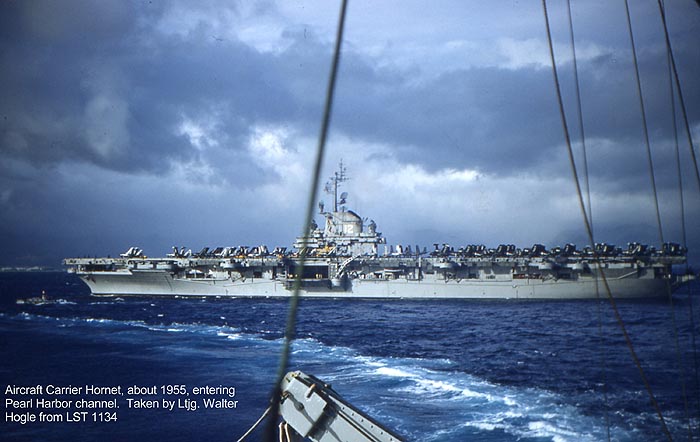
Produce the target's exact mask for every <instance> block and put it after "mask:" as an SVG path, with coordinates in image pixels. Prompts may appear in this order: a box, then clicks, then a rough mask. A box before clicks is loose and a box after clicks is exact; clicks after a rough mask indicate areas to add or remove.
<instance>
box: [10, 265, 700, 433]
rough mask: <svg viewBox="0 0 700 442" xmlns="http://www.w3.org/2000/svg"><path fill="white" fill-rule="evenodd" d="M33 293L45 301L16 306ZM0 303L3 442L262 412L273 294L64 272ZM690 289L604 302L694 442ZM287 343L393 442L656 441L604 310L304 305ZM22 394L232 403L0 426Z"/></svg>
mask: <svg viewBox="0 0 700 442" xmlns="http://www.w3.org/2000/svg"><path fill="white" fill-rule="evenodd" d="M698 288H699V287H698V285H697V284H696V285H695V288H694V289H693V291H692V292H691V293H694V294H695V295H697V293H698ZM42 290H44V291H45V292H46V294H47V295H48V297H49V299H50V300H51V301H50V302H47V303H42V304H37V305H33V304H17V302H16V301H17V299H21V298H27V297H32V296H38V295H40V294H41V291H42ZM0 294H1V296H0V300H1V307H0V355H1V357H2V359H1V361H2V362H0V380H1V383H2V389H3V399H2V402H3V407H4V408H3V413H4V414H5V420H4V421H3V425H2V427H3V428H2V431H1V432H0V439H2V440H18V441H73V440H100V441H105V442H106V441H125V440H144V441H145V440H148V441H167V442H176V441H210V442H214V441H227V442H228V441H233V440H236V439H237V438H238V437H240V436H241V435H242V434H243V433H244V432H245V431H246V430H247V429H248V428H249V427H250V426H251V425H252V424H253V422H254V421H255V420H256V419H257V418H258V417H259V416H260V415H261V413H262V412H263V410H264V409H265V408H266V407H267V404H268V396H269V393H270V391H271V389H272V383H273V379H274V377H275V373H276V371H277V366H278V359H279V354H280V350H281V347H282V336H283V330H284V327H285V320H286V316H287V302H286V301H282V300H251V299H211V300H201V299H161V298H158V299H154V298H126V299H121V298H96V297H91V296H90V295H89V291H88V290H87V287H86V286H84V285H83V284H82V283H81V282H80V281H79V280H78V279H77V278H76V277H75V276H72V275H67V274H64V273H2V274H0ZM692 296H693V295H692V294H690V295H689V294H688V291H684V290H681V291H680V293H676V294H675V295H674V297H673V307H672V306H671V303H670V302H669V300H667V299H666V300H658V301H643V302H642V301H625V302H619V304H618V306H619V310H620V313H621V316H622V318H623V320H624V322H625V324H626V326H627V330H628V332H629V335H630V338H631V340H632V342H633V344H634V350H635V352H636V354H637V356H638V358H639V360H640V361H641V365H642V368H643V369H644V372H645V373H646V376H647V378H648V380H649V385H650V388H651V390H652V392H653V394H654V397H655V399H656V401H657V403H658V407H659V409H660V410H661V415H662V416H663V420H664V422H665V425H666V426H667V428H668V431H669V432H670V435H671V437H672V438H673V440H691V438H692V440H700V428H699V426H700V418H699V416H700V396H699V395H698V376H697V361H698V356H697V355H696V354H695V352H694V345H696V344H694V342H693V338H694V336H695V339H697V337H698V335H699V333H700V318H698V317H697V315H698V311H700V310H699V309H700V305H699V304H700V299H697V298H693V297H692ZM691 301H692V303H691ZM692 308H694V309H695V316H696V317H695V321H694V327H695V330H694V333H693V326H692V325H691V324H693V321H692V320H691V314H692V310H691V309H692ZM297 337H298V339H297V340H296V341H295V342H294V344H293V353H292V359H291V364H290V370H292V369H293V370H302V371H304V372H306V373H310V374H313V375H315V376H317V377H319V378H321V379H322V380H324V381H326V382H327V383H330V384H332V385H333V388H334V389H335V390H336V391H337V392H338V393H339V394H340V395H342V396H343V397H344V398H346V399H348V400H349V401H350V402H351V403H352V404H354V405H355V406H356V407H358V408H360V409H361V410H363V411H365V412H366V413H368V414H369V415H371V416H372V417H374V418H375V419H376V420H378V421H379V422H381V423H383V424H385V425H386V426H388V427H390V428H391V429H393V431H394V432H396V433H398V434H399V435H402V436H404V437H405V438H406V439H407V440H414V441H467V440H470V441H528V442H530V441H532V442H534V441H557V442H558V441H599V440H608V439H610V440H614V441H657V440H668V436H667V434H666V433H665V432H664V428H663V425H662V423H661V419H660V418H659V416H658V414H657V412H656V411H655V409H654V407H653V406H652V404H651V400H650V396H649V394H648V393H647V389H646V388H645V386H644V383H643V382H642V380H641V377H640V373H639V370H638V368H637V367H636V366H635V364H634V362H633V360H632V358H631V356H630V351H629V349H628V347H627V345H626V344H625V340H624V338H623V335H622V333H621V331H620V328H619V326H618V325H617V322H616V320H615V318H614V316H613V314H612V311H611V308H610V305H609V304H608V303H607V302H600V303H598V302H596V301H585V302H583V301H581V302H579V301H575V302H474V301H469V302H466V301H464V302H444V301H432V302H424V301H420V302H417V301H413V302H409V301H391V302H385V301H383V302H380V301H339V300H313V301H311V300H307V301H302V303H301V305H300V310H299V317H298V327H297ZM35 385H37V386H42V387H43V388H44V391H42V394H46V388H47V386H49V385H52V386H63V387H65V386H74V387H76V386H81V388H82V386H86V385H95V386H109V387H116V386H120V387H121V388H122V389H123V390H122V391H125V390H126V389H127V388H128V387H130V386H140V387H156V388H158V389H160V388H161V387H162V386H168V385H184V386H185V388H186V389H187V391H188V392H192V391H193V390H192V388H193V387H203V386H210V387H221V386H231V387H235V397H232V398H233V399H235V400H236V401H238V402H237V405H236V408H228V409H208V408H207V409H205V408H204V407H202V404H201V400H200V401H199V408H198V409H196V410H194V411H192V410H188V409H187V408H180V409H178V408H175V409H173V410H172V411H169V410H166V409H162V408H159V409H147V408H138V409H137V408H133V407H132V408H129V407H128V406H127V404H126V402H125V398H126V397H127V395H124V396H120V397H119V398H118V401H117V402H118V405H119V408H115V409H105V410H103V409H97V410H95V409H91V410H89V411H90V413H93V412H95V411H97V412H100V413H101V412H106V413H103V415H99V414H98V415H97V417H96V418H93V417H92V416H90V417H88V418H86V419H85V421H78V422H75V421H71V422H68V421H63V422H27V423H25V424H22V423H19V422H12V421H10V422H7V420H8V413H9V412H11V411H12V410H10V409H11V408H12V406H10V405H9V404H8V403H7V402H6V401H7V399H8V398H10V399H12V400H15V399H17V398H18V397H19V398H21V397H22V395H18V394H9V393H8V390H7V388H8V386H35ZM684 391H685V394H684ZM28 397H31V394H29V393H27V394H26V395H25V396H24V398H28ZM61 397H63V398H64V399H73V400H77V399H78V398H79V397H80V395H73V396H67V395H64V396H60V395H59V396H52V397H51V398H52V399H53V398H58V399H60V398H61ZM110 397H112V396H110V395H107V396H105V399H107V398H110ZM142 397H143V398H145V399H149V400H150V399H152V400H154V401H156V402H159V401H161V400H162V399H163V397H164V393H163V392H162V391H158V392H156V394H152V395H148V394H147V395H144V396H142ZM167 397H171V396H167ZM191 397H192V396H191ZM13 410H14V412H19V411H23V410H22V409H20V410H18V409H13ZM24 411H27V412H32V413H35V414H38V413H39V410H37V409H29V410H24ZM53 411H56V410H53ZM72 411H74V410H72V409H71V410H67V412H68V413H70V412H72ZM63 414H65V413H63ZM106 414H109V416H110V417H109V419H111V420H109V421H104V416H106ZM112 417H114V418H116V420H113V419H112ZM101 419H102V420H101ZM260 437H261V432H256V433H254V434H253V436H252V438H251V440H260Z"/></svg>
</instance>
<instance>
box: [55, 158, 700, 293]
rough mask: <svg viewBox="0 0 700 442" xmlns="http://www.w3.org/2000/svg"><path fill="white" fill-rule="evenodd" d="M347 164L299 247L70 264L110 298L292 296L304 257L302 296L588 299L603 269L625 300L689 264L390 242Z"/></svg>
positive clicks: (602, 252) (647, 256)
mask: <svg viewBox="0 0 700 442" xmlns="http://www.w3.org/2000/svg"><path fill="white" fill-rule="evenodd" d="M345 180H346V175H345V169H344V167H343V166H342V163H341V166H340V170H339V171H338V172H336V173H335V174H334V176H333V177H332V178H331V180H330V181H329V183H328V185H327V186H326V191H327V192H329V193H331V194H332V195H333V205H332V210H329V211H326V210H324V205H323V204H322V203H320V204H319V209H320V210H319V212H320V214H321V215H322V216H323V218H324V223H323V225H322V226H320V227H319V226H318V225H316V223H315V222H314V223H312V225H311V226H309V230H308V234H307V235H306V236H305V237H300V238H297V240H296V242H295V243H294V246H293V248H292V249H289V250H288V249H287V248H286V247H277V248H274V249H269V248H268V247H266V246H255V247H249V246H237V247H218V248H215V249H213V250H210V249H209V248H204V249H202V250H201V251H199V252H197V253H192V251H191V250H185V249H184V248H176V247H174V248H173V252H172V253H169V254H167V255H166V256H165V257H162V258H153V257H146V256H145V255H144V253H143V252H142V250H141V249H140V248H138V247H131V248H130V249H129V250H128V251H127V252H126V253H123V254H121V255H120V256H119V257H115V258H67V259H65V260H64V264H65V265H66V266H68V271H69V272H74V273H76V274H77V275H78V276H80V278H81V279H82V280H83V281H84V282H85V283H86V284H87V285H88V286H89V287H90V290H91V291H92V293H93V294H94V295H107V296H124V295H137V296H214V297H217V296H218V297H287V296H290V295H291V294H292V290H293V285H294V280H295V278H296V277H297V276H298V273H299V262H300V259H301V255H302V254H305V255H306V259H305V265H304V269H303V274H301V275H300V276H301V290H300V294H301V296H303V297H308V298H358V299H360V298H380V299H381V298H384V299H394V298H395V299H402V298H406V299H584V298H596V297H598V296H600V297H604V296H607V291H606V289H605V288H604V284H603V282H602V277H603V275H604V277H605V280H606V281H607V285H608V286H609V287H610V290H611V293H612V295H613V296H614V297H616V298H648V297H661V296H667V295H668V291H669V289H673V288H674V287H675V286H676V285H678V284H679V283H680V278H679V277H678V276H676V275H674V274H673V272H672V267H673V266H675V265H680V264H683V263H685V260H686V250H685V249H684V248H683V247H681V246H679V245H678V244H674V243H667V244H663V246H662V247H661V248H655V247H649V246H646V245H643V244H638V243H631V244H628V245H627V247H625V248H620V247H615V246H612V245H609V244H596V245H594V246H587V247H585V248H583V249H581V250H579V249H577V248H576V246H574V245H572V244H567V245H565V246H563V247H554V248H552V249H549V250H548V249H546V248H545V247H544V246H543V245H541V244H535V245H534V246H532V247H531V248H524V249H520V248H516V247H515V246H514V245H510V244H503V245H499V246H498V247H496V248H487V247H486V246H483V245H466V246H463V247H453V246H450V245H448V244H434V245H433V246H432V247H431V248H430V249H429V250H428V249H426V248H425V247H424V248H423V249H422V250H421V248H420V247H418V246H415V247H414V248H411V247H410V246H406V247H404V246H400V245H397V246H388V245H387V243H386V240H385V238H384V237H383V236H382V234H381V233H379V232H378V231H377V226H376V223H375V222H374V221H369V222H366V220H363V219H362V218H361V217H360V216H359V215H358V214H356V213H355V212H353V211H351V210H347V209H346V207H345V204H346V199H347V194H346V193H345V192H343V193H341V194H340V195H338V187H339V185H340V184H341V183H342V182H344V181H345Z"/></svg>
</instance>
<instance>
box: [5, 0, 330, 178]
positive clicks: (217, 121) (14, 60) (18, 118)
mask: <svg viewBox="0 0 700 442" xmlns="http://www.w3.org/2000/svg"><path fill="white" fill-rule="evenodd" d="M37 5H38V6H39V7H38V8H36V9H35V8H32V7H31V5H29V4H25V3H19V2H4V3H3V6H2V7H3V9H5V11H3V13H2V14H1V15H2V17H4V18H3V19H2V20H3V22H4V23H3V24H4V25H5V26H3V29H4V31H3V34H2V42H0V44H1V45H2V48H3V51H2V53H3V55H2V57H3V60H2V63H3V66H4V69H3V70H2V73H0V80H1V81H2V84H3V85H5V87H3V88H2V91H1V92H0V102H1V103H2V104H0V109H1V114H2V126H1V127H2V129H1V133H0V141H1V143H2V144H1V149H2V152H3V154H4V155H5V156H6V157H10V158H17V159H20V160H24V161H27V162H30V163H32V164H35V165H41V164H52V163H57V162H62V161H88V162H92V163H95V164H98V165H100V166H101V167H104V168H107V169H114V170H122V171H130V172H134V173H138V172H149V173H162V172H164V171H166V170H167V168H168V167H169V161H186V160H190V159H193V158H196V157H197V156H198V155H200V152H198V151H197V149H193V146H192V143H191V142H190V140H189V139H188V138H187V136H186V135H185V134H183V133H182V131H181V130H179V127H180V125H181V124H182V123H183V121H185V120H192V121H194V122H199V121H204V122H207V123H208V124H213V125H214V126H215V127H214V129H215V130H216V132H217V133H216V135H217V141H218V143H219V144H220V145H221V146H222V148H224V149H227V150H231V151H238V152H239V153H240V154H239V155H238V157H237V163H238V164H236V165H234V166H236V167H238V169H239V170H238V171H237V172H238V173H236V174H235V176H239V177H240V176H244V177H245V178H248V179H250V178H252V177H253V176H255V174H254V173H252V172H248V173H246V171H251V170H254V169H255V166H254V164H253V163H252V162H251V161H250V160H249V159H248V158H246V155H245V152H243V150H244V148H245V143H246V140H247V138H248V136H249V132H250V127H251V126H253V125H255V124H264V123H271V122H274V123H280V122H284V121H285V120H302V121H304V120H309V118H310V117H313V118H314V120H315V119H316V113H317V112H314V113H312V112H310V111H317V109H318V107H319V104H320V102H321V98H320V94H318V84H320V80H321V79H322V78H323V76H324V71H323V69H321V67H323V68H326V66H327V65H326V63H323V66H321V65H320V64H319V59H321V60H323V61H325V60H324V57H323V56H321V57H319V55H320V54H323V55H325V54H327V52H328V48H327V46H323V45H321V44H320V43H318V42H317V41H314V40H313V38H312V36H311V35H310V34H309V35H306V36H305V37H306V39H305V40H304V42H303V43H304V44H303V45H299V44H294V45H292V46H291V47H290V48H289V50H288V51H286V52H285V53H284V54H282V55H270V54H261V53H259V52H258V51H256V50H255V49H253V48H251V47H250V46H248V45H245V44H242V43H241V42H239V41H236V40H235V39H233V38H231V37H230V36H226V37H217V36H216V35H212V34H213V33H214V30H212V29H209V28H208V27H207V26H205V25H200V26H198V27H197V28H196V29H194V30H193V31H192V32H190V33H189V34H188V35H187V38H184V37H183V36H180V35H177V34H164V33H159V32H158V31H157V30H156V29H154V28H153V27H149V26H148V23H149V22H154V21H156V20H157V19H158V18H159V16H160V15H162V14H164V11H162V10H155V11H153V10H151V9H149V8H147V7H144V6H143V5H141V6H134V5H131V6H129V5H127V4H125V5H123V6H121V4H120V3H118V4H116V5H113V4H111V3H105V4H103V3H93V2H86V3H84V4H83V3H75V4H74V3H70V2H69V3H66V4H64V5H63V7H65V8H66V9H64V10H61V11H57V10H55V7H56V6H55V5H53V4H48V3H39V4H37ZM71 11H79V12H80V13H79V14H77V15H75V16H71V17H64V16H63V15H64V13H65V14H66V15H70V14H68V13H69V12H71ZM52 12H54V14H53V15H52V14H51V13H52ZM297 37H298V38H303V36H300V35H296V36H294V35H290V38H297ZM290 78H298V79H300V81H296V82H292V84H291V85H290V84H288V83H289V79H290ZM295 83H296V84H295ZM310 86H313V89H314V90H313V91H311V89H312V88H311V87H310ZM309 92H313V93H309ZM228 167H231V165H228ZM258 175H260V174H258Z"/></svg>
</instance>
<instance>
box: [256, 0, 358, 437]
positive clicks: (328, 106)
mask: <svg viewBox="0 0 700 442" xmlns="http://www.w3.org/2000/svg"><path fill="white" fill-rule="evenodd" d="M346 11H347V0H341V5H340V15H339V17H338V28H337V31H336V36H335V47H334V49H333V61H332V63H331V71H330V74H329V77H328V85H327V88H326V99H325V103H324V107H323V119H322V123H321V131H320V133H319V136H318V146H317V148H316V162H315V164H314V170H313V178H312V183H311V187H310V188H309V195H308V201H307V206H306V216H305V220H304V225H303V227H302V229H303V231H302V236H301V237H302V245H303V246H304V247H303V248H302V252H301V254H300V259H299V263H298V265H297V266H296V267H297V268H296V273H297V275H296V278H295V279H294V291H293V293H292V297H291V299H290V301H289V312H288V314H287V326H286V329H285V332H284V343H283V345H282V353H281V355H280V363H279V368H278V370H277V378H276V380H275V385H274V387H273V390H272V395H271V397H270V402H271V406H272V416H275V417H276V416H277V415H278V414H279V405H280V401H279V397H280V394H281V384H282V380H283V379H284V375H285V373H286V371H287V365H288V363H289V353H290V349H291V344H292V341H293V340H294V333H295V330H296V317H297V310H298V308H299V290H300V288H301V278H302V275H303V272H304V264H305V263H306V255H307V249H308V248H307V247H306V244H307V241H308V235H309V226H310V225H311V221H312V219H313V212H314V206H315V202H316V192H317V190H318V184H319V182H320V176H321V168H322V167H323V157H324V153H325V148H326V139H327V138H328V128H329V126H330V120H331V110H332V108H333V96H334V93H335V83H336V78H337V76H338V66H339V64H340V48H341V45H342V40H343V30H344V27H345V14H346ZM274 435H275V419H270V421H269V422H268V425H267V427H266V431H265V437H264V440H268V441H272V440H274Z"/></svg>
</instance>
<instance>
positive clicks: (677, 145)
mask: <svg viewBox="0 0 700 442" xmlns="http://www.w3.org/2000/svg"><path fill="white" fill-rule="evenodd" d="M661 5H662V7H663V9H664V11H665V9H666V6H665V4H664V2H663V1H662V2H661ZM666 58H667V64H668V85H669V91H670V94H669V96H670V99H671V103H670V104H671V122H672V124H673V139H674V145H675V154H676V155H675V156H676V173H677V175H678V196H679V208H680V221H681V239H682V244H683V247H684V248H687V247H688V238H687V230H686V224H685V198H684V195H683V173H682V168H681V149H680V142H679V140H678V120H677V118H676V97H675V88H674V83H673V67H672V65H671V53H670V47H669V46H667V47H666ZM689 273H690V267H689V264H688V260H686V262H685V274H686V275H687V274H689ZM687 288H688V312H689V319H690V325H691V332H690V333H691V348H692V353H693V362H694V364H693V367H694V375H695V390H696V393H697V396H696V400H697V401H698V403H697V410H698V411H700V381H699V379H700V374H699V373H698V358H697V347H696V342H695V318H694V317H693V299H692V296H691V294H692V292H691V290H690V284H687ZM684 378H685V376H684ZM684 399H686V396H684ZM686 400H687V399H686ZM689 408H690V407H689V405H688V404H687V403H686V413H688V410H689ZM688 419H689V417H688ZM689 425H690V419H689ZM688 431H689V432H690V434H691V439H692V427H689V429H688Z"/></svg>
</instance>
